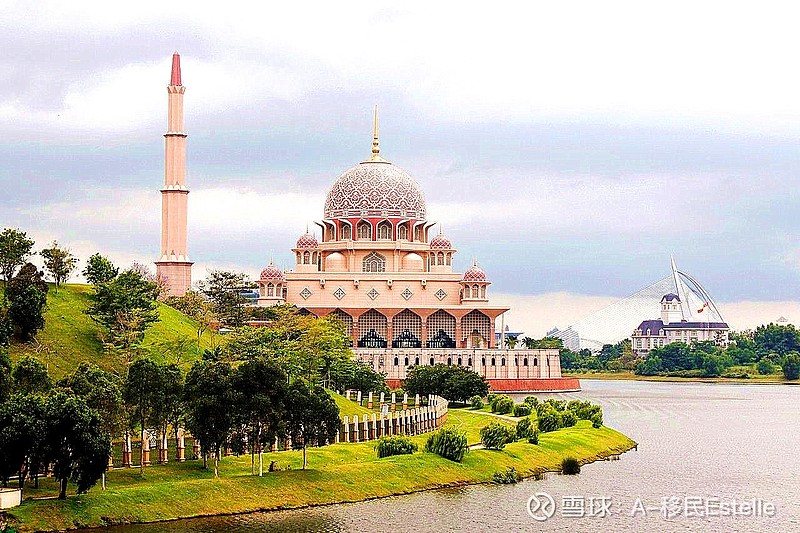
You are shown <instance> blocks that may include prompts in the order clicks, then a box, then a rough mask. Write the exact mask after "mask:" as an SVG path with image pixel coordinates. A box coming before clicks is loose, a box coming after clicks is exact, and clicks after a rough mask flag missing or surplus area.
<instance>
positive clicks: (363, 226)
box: [358, 220, 372, 240]
mask: <svg viewBox="0 0 800 533" xmlns="http://www.w3.org/2000/svg"><path fill="white" fill-rule="evenodd" d="M371 238H372V224H370V223H369V222H367V221H365V220H362V221H361V222H359V223H358V240H369V239H371Z"/></svg>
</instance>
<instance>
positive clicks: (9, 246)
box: [0, 228, 34, 284]
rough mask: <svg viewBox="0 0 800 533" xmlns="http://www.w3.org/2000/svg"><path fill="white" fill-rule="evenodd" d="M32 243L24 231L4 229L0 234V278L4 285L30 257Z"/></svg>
mask: <svg viewBox="0 0 800 533" xmlns="http://www.w3.org/2000/svg"><path fill="white" fill-rule="evenodd" d="M33 245H34V242H33V241H32V240H31V239H29V238H28V235H27V234H26V233H25V232H24V231H20V230H18V229H12V228H5V229H3V232H2V233H0V276H2V277H3V281H5V282H6V284H7V283H8V282H9V281H11V278H13V277H14V272H16V270H17V268H19V267H20V266H21V265H22V264H23V263H25V261H26V260H27V259H28V256H30V255H31V250H32V249H33Z"/></svg>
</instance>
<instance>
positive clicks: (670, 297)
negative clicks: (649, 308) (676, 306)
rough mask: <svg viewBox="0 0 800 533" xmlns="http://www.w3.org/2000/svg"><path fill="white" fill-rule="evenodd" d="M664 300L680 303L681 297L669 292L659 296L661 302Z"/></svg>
mask: <svg viewBox="0 0 800 533" xmlns="http://www.w3.org/2000/svg"><path fill="white" fill-rule="evenodd" d="M664 302H678V303H681V299H680V298H679V297H678V295H677V294H673V293H669V294H665V295H664V297H663V298H661V303H662V304H663V303H664Z"/></svg>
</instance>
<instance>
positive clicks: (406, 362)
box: [405, 357, 408, 366]
mask: <svg viewBox="0 0 800 533" xmlns="http://www.w3.org/2000/svg"><path fill="white" fill-rule="evenodd" d="M405 364H406V366H408V357H406V361H405Z"/></svg>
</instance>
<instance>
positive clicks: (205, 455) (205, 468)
mask: <svg viewBox="0 0 800 533" xmlns="http://www.w3.org/2000/svg"><path fill="white" fill-rule="evenodd" d="M200 453H201V454H203V470H208V454H207V453H203V452H202V450H201V451H200Z"/></svg>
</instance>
